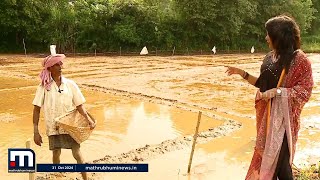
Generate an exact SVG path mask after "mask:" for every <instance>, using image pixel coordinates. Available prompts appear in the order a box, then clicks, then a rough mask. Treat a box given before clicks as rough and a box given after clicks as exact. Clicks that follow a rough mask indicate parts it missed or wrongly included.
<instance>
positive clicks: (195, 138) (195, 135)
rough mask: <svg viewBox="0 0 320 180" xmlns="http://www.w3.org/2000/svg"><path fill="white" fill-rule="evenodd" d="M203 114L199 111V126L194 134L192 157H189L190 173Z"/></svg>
mask: <svg viewBox="0 0 320 180" xmlns="http://www.w3.org/2000/svg"><path fill="white" fill-rule="evenodd" d="M201 114H202V112H201V111H199V114H198V123H197V127H196V132H195V134H194V136H193V143H192V149H191V154H190V159H189V165H188V174H189V173H190V170H191V163H192V158H193V153H194V148H195V146H196V141H197V137H198V131H199V126H200V120H201Z"/></svg>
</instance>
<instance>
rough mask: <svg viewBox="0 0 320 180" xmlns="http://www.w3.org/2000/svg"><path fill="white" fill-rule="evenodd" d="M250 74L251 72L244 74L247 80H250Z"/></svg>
mask: <svg viewBox="0 0 320 180" xmlns="http://www.w3.org/2000/svg"><path fill="white" fill-rule="evenodd" d="M249 75H250V74H249V73H247V72H246V75H245V76H244V79H245V80H248V78H249Z"/></svg>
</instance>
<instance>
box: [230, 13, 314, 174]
mask: <svg viewBox="0 0 320 180" xmlns="http://www.w3.org/2000/svg"><path fill="white" fill-rule="evenodd" d="M265 28H266V30H267V36H266V41H267V42H268V44H269V47H270V48H271V49H272V51H271V52H269V53H268V54H267V55H266V56H265V58H264V60H263V64H262V65H261V69H260V76H259V77H258V78H257V77H254V76H252V75H250V74H248V73H247V72H245V71H244V70H241V69H239V68H236V67H228V69H227V73H228V75H232V74H239V75H241V76H242V77H243V78H244V79H246V80H247V81H248V82H249V83H250V84H252V85H254V86H256V87H258V88H259V90H258V92H257V95H256V99H255V108H256V128H257V137H256V145H255V149H254V154H253V157H252V161H251V164H250V167H249V170H248V173H247V176H246V180H277V179H279V180H291V179H293V175H292V168H291V167H292V162H293V158H294V154H295V149H296V142H297V139H298V131H299V128H300V114H301V110H302V108H303V106H304V104H305V103H306V102H307V101H308V100H309V98H310V96H311V91H312V87H313V78H312V69H311V63H310V61H309V60H308V58H307V56H306V54H305V53H304V52H303V51H301V50H300V30H299V27H298V25H297V23H296V22H295V21H294V20H293V19H292V18H290V17H288V16H283V15H282V16H277V17H273V18H271V19H269V20H268V21H267V22H266V24H265Z"/></svg>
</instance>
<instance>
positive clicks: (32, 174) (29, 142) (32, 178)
mask: <svg viewBox="0 0 320 180" xmlns="http://www.w3.org/2000/svg"><path fill="white" fill-rule="evenodd" d="M30 147H31V140H30V138H29V139H27V141H26V148H27V149H30ZM29 180H34V173H29Z"/></svg>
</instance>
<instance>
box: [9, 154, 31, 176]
mask: <svg viewBox="0 0 320 180" xmlns="http://www.w3.org/2000/svg"><path fill="white" fill-rule="evenodd" d="M35 159H36V156H35V153H34V151H33V150H32V149H25V148H20V149H19V148H16V149H8V172H9V173H34V172H35V169H36V167H35V164H36V162H35Z"/></svg>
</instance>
